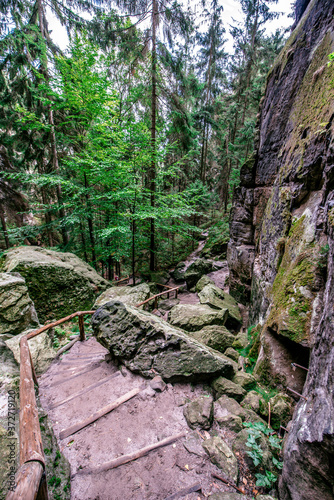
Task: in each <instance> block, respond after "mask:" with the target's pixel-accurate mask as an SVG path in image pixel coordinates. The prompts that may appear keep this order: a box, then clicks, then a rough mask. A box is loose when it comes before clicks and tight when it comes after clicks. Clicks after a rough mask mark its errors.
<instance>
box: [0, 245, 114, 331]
mask: <svg viewBox="0 0 334 500" xmlns="http://www.w3.org/2000/svg"><path fill="white" fill-rule="evenodd" d="M3 270H4V271H6V272H13V271H15V272H19V273H20V274H21V275H22V276H23V278H24V279H25V282H26V285H27V287H28V291H29V296H30V297H31V299H32V300H33V302H34V304H35V307H36V310H37V313H38V317H39V319H40V321H42V322H45V320H47V319H50V318H62V317H64V316H67V315H69V314H71V313H73V312H75V311H80V310H83V311H84V310H90V309H91V308H92V305H93V303H94V301H95V299H96V297H97V295H99V294H100V293H101V292H102V291H104V290H106V289H107V288H108V287H109V286H110V284H109V283H108V281H106V280H105V279H104V278H102V277H101V276H99V275H98V274H97V272H96V271H95V270H94V269H93V268H92V267H90V266H89V265H88V264H86V263H85V262H83V261H82V260H81V259H79V257H77V256H76V255H74V254H72V253H62V252H55V251H53V250H46V249H45V248H40V247H24V246H23V247H17V248H13V249H11V250H9V251H8V252H7V253H6V256H5V259H4V263H3Z"/></svg>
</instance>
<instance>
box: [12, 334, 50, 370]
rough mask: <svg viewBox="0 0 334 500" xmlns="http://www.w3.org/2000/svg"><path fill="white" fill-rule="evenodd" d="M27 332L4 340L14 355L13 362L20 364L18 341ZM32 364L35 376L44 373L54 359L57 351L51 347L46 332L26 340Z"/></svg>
mask: <svg viewBox="0 0 334 500" xmlns="http://www.w3.org/2000/svg"><path fill="white" fill-rule="evenodd" d="M28 333H29V330H26V331H25V332H22V333H21V334H20V335H15V336H14V337H12V338H10V339H8V340H5V344H6V346H7V348H8V349H10V350H11V351H12V353H13V355H14V358H15V361H16V362H17V363H18V364H20V340H21V338H22V337H24V336H25V335H27V334H28ZM28 343H29V350H30V353H31V358H32V362H33V365H34V368H35V370H36V373H37V375H39V374H41V373H43V372H45V371H46V370H47V369H48V367H49V366H50V364H51V362H52V360H53V359H54V358H55V356H56V354H57V351H56V350H55V349H54V348H53V347H52V340H51V338H50V336H49V334H48V332H42V333H40V334H39V335H37V337H34V338H32V339H30V340H28Z"/></svg>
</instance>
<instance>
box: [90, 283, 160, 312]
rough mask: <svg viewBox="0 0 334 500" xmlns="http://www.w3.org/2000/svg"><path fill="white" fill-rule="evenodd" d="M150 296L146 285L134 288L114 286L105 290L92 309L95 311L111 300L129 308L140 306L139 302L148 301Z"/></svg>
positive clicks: (142, 284)
mask: <svg viewBox="0 0 334 500" xmlns="http://www.w3.org/2000/svg"><path fill="white" fill-rule="evenodd" d="M150 295H151V291H150V287H149V285H148V284H147V283H141V284H140V285H136V286H119V287H118V286H114V287H112V288H108V289H107V290H105V291H104V292H103V293H102V294H101V295H100V296H99V297H98V298H97V299H96V301H95V304H94V306H93V308H94V309H97V308H99V307H101V306H102V305H103V304H106V303H107V302H110V301H111V300H120V301H121V302H124V304H128V305H129V306H136V305H137V304H140V302H144V300H146V299H148V298H149V297H150ZM141 307H144V306H141Z"/></svg>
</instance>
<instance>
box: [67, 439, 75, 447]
mask: <svg viewBox="0 0 334 500" xmlns="http://www.w3.org/2000/svg"><path fill="white" fill-rule="evenodd" d="M73 443H74V439H72V441H69V442H68V443H67V445H66V446H72V444H73Z"/></svg>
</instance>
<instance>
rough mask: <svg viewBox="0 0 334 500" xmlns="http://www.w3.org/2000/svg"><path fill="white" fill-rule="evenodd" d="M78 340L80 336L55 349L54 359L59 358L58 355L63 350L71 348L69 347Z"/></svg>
mask: <svg viewBox="0 0 334 500" xmlns="http://www.w3.org/2000/svg"><path fill="white" fill-rule="evenodd" d="M78 340H80V337H77V338H76V339H73V340H71V342H69V343H68V344H66V345H64V347H62V348H61V349H59V351H57V354H56V355H55V359H56V358H59V356H60V355H61V354H63V352H66V351H68V350H69V349H71V347H72V346H74V344H75V343H76V342H78Z"/></svg>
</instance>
